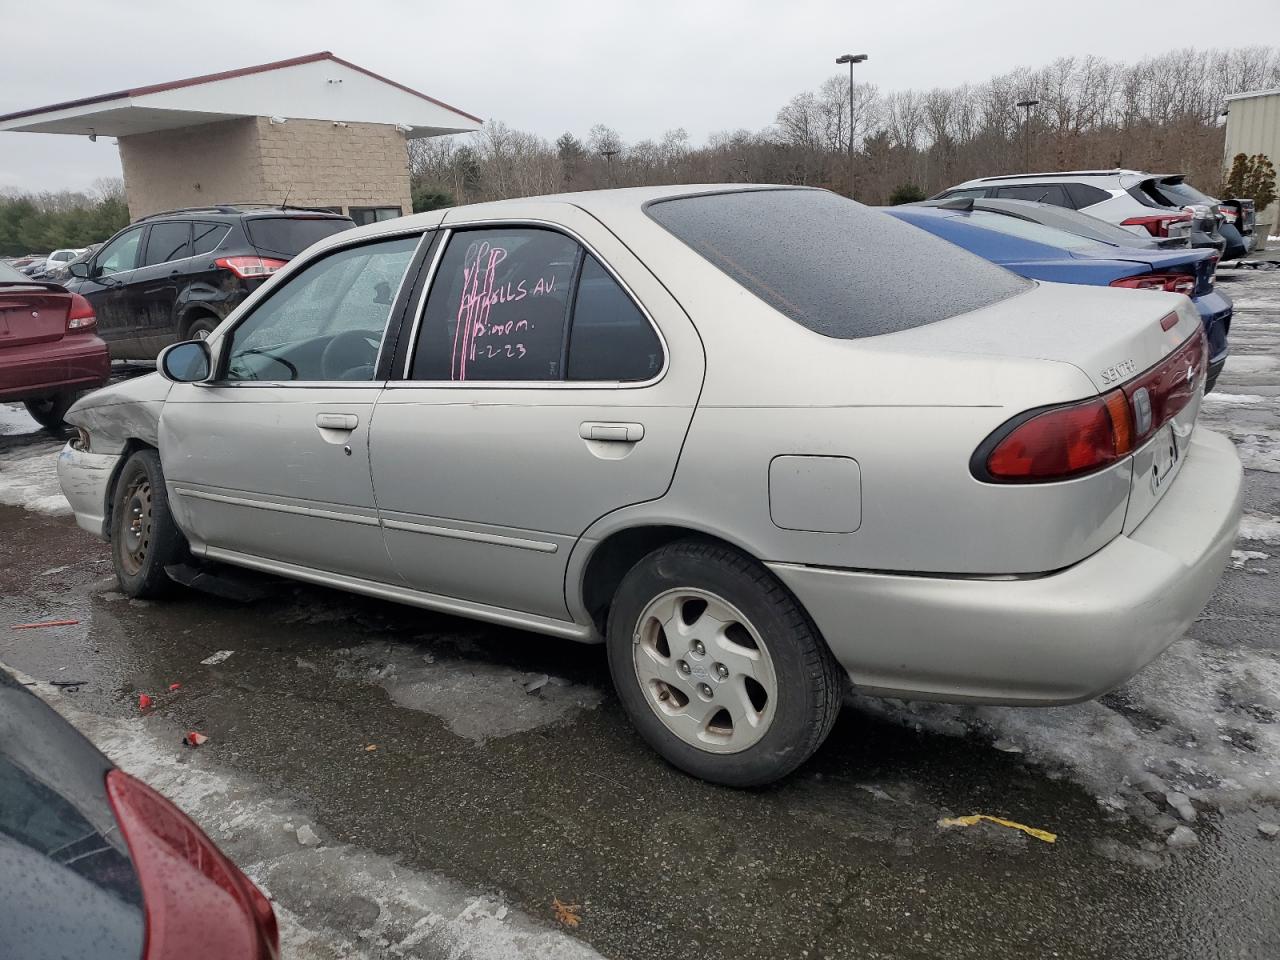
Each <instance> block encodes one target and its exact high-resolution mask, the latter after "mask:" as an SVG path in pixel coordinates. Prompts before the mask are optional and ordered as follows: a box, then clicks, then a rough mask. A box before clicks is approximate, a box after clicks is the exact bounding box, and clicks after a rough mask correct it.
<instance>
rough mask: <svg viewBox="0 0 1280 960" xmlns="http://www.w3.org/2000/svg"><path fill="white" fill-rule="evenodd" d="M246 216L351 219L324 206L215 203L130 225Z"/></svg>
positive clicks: (148, 217)
mask: <svg viewBox="0 0 1280 960" xmlns="http://www.w3.org/2000/svg"><path fill="white" fill-rule="evenodd" d="M246 217H248V218H253V217H299V218H313V217H329V218H333V219H335V220H350V219H351V218H350V217H348V216H346V215H345V214H341V213H334V212H333V211H332V210H325V209H324V208H322V207H286V206H280V205H271V204H266V203H215V204H209V205H208V206H203V207H180V208H179V209H176V210H162V211H160V212H159V213H149V214H147V215H146V216H142V217H138V218H137V219H136V220H134V221H133V222H132V223H131V224H130V226H133V225H135V224H139V223H154V222H156V221H161V220H174V219H181V220H189V219H202V220H216V221H226V220H240V219H243V218H246Z"/></svg>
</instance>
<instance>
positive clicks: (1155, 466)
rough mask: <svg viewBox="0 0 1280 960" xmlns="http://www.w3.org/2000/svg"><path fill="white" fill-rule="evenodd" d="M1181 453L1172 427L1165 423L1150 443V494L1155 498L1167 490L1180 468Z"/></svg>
mask: <svg viewBox="0 0 1280 960" xmlns="http://www.w3.org/2000/svg"><path fill="white" fill-rule="evenodd" d="M1182 454H1183V451H1182V450H1181V449H1179V447H1178V437H1177V434H1175V433H1174V432H1173V425H1172V424H1168V423H1166V424H1165V425H1164V426H1163V427H1161V428H1160V432H1159V433H1157V434H1156V437H1155V439H1154V440H1152V441H1151V475H1150V477H1149V482H1150V484H1151V492H1152V493H1153V494H1155V495H1156V496H1157V497H1158V496H1159V495H1160V494H1162V493H1163V492H1164V491H1165V490H1166V489H1168V487H1169V484H1170V483H1172V482H1173V478H1174V477H1175V476H1177V474H1178V468H1179V467H1180V466H1182Z"/></svg>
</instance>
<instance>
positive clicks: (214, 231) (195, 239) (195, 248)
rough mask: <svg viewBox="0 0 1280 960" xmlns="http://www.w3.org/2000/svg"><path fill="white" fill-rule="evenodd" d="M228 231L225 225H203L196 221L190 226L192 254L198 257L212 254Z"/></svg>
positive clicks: (201, 222) (228, 228) (202, 222)
mask: <svg viewBox="0 0 1280 960" xmlns="http://www.w3.org/2000/svg"><path fill="white" fill-rule="evenodd" d="M230 229H231V228H230V227H229V226H227V225H226V224H225V223H205V222H204V221H202V220H197V221H196V222H195V223H194V224H192V226H191V252H192V254H194V255H195V256H197V257H199V256H202V255H204V254H206V253H213V251H215V250H217V249H218V244H220V243H221V242H222V238H223V237H225V236H226V235H227V232H228V231H229V230H230Z"/></svg>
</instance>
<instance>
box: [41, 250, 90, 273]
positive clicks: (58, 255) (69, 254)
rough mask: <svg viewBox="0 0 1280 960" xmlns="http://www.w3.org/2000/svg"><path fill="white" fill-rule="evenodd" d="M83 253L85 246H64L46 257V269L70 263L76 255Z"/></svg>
mask: <svg viewBox="0 0 1280 960" xmlns="http://www.w3.org/2000/svg"><path fill="white" fill-rule="evenodd" d="M82 253H84V248H83V247H81V248H78V249H72V248H63V249H62V250H55V251H53V253H51V254H49V256H48V257H47V258H46V259H45V261H44V269H45V271H46V272H48V271H51V270H54V269H56V268H57V267H61V266H64V265H65V264H68V263H70V262H71V261H72V260H74V259H75V258H76V257H78V256H80V254H82Z"/></svg>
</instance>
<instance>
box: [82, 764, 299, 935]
mask: <svg viewBox="0 0 1280 960" xmlns="http://www.w3.org/2000/svg"><path fill="white" fill-rule="evenodd" d="M107 796H108V797H109V798H110V801H111V808H112V810H114V811H115V815H116V820H117V821H118V822H119V823H120V830H121V833H122V834H123V835H124V839H125V842H126V843H128V845H129V854H130V856H131V857H132V859H133V865H134V869H135V870H136V871H137V874H138V882H139V883H140V884H141V886H142V896H143V902H144V908H145V913H146V926H147V934H146V951H145V956H144V958H143V960H214V958H221V957H239V958H244V960H278V958H279V956H280V943H279V941H280V935H279V930H278V928H277V926H276V918H275V913H274V911H273V910H272V909H271V904H270V903H269V902H268V901H267V899H266V897H264V896H263V895H262V892H261V891H260V890H258V888H257V887H255V886H254V885H253V881H251V880H250V879H249V878H248V877H246V876H245V875H244V874H243V873H241V872H240V870H239V869H238V868H237V867H236V866H235V864H233V863H232V862H231V861H230V860H228V859H227V858H226V857H225V856H223V854H222V852H221V851H219V850H218V848H217V847H215V846H214V845H213V841H211V840H210V839H209V838H208V837H206V836H205V835H204V833H203V832H201V830H200V828H199V827H197V826H196V825H195V824H194V823H193V822H192V821H191V820H190V819H189V818H188V817H187V815H186V814H184V813H183V812H182V811H181V810H179V809H178V808H177V807H175V806H174V805H173V804H172V803H170V802H169V801H168V800H166V799H165V798H164V797H162V796H161V795H160V794H158V793H156V791H154V790H152V789H151V788H150V787H148V786H147V785H146V784H145V783H143V782H142V781H140V780H135V779H134V778H133V777H131V776H129V775H128V774H127V773H124V772H123V771H121V770H112V771H110V772H109V773H108V774H107Z"/></svg>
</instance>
